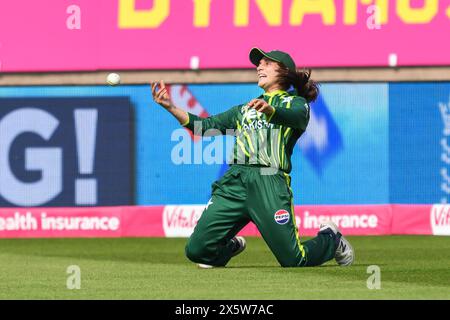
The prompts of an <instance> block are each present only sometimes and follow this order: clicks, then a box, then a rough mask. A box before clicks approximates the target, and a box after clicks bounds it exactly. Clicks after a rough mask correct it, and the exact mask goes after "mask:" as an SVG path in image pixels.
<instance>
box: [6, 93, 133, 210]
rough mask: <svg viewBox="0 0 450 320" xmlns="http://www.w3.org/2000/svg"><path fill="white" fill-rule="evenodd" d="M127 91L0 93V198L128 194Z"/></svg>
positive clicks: (37, 200)
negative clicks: (105, 94)
mask: <svg viewBox="0 0 450 320" xmlns="http://www.w3.org/2000/svg"><path fill="white" fill-rule="evenodd" d="M132 124H133V121H132V110H131V105H130V102H129V99H128V98H126V97H118V98H114V99H112V98H93V97H89V98H87V97H82V96H77V97H73V96H65V97H60V98H49V97H45V98H40V97H32V98H31V97H30V98H26V97H16V98H0V146H1V148H0V206H2V207H10V206H47V207H49V206H83V205H89V206H91V205H92V206H103V205H105V206H107V205H124V204H132V203H133V202H134V197H133V190H134V186H133V184H134V181H133V166H132V159H133V149H132V147H133V130H134V129H133V127H132Z"/></svg>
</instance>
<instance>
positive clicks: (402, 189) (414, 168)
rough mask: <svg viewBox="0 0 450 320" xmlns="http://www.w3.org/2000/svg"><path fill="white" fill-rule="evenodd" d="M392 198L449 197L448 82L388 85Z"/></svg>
mask: <svg viewBox="0 0 450 320" xmlns="http://www.w3.org/2000/svg"><path fill="white" fill-rule="evenodd" d="M389 108H390V113H389V116H390V118H389V132H390V139H389V154H390V161H389V167H390V199H389V200H390V202H393V203H447V202H448V199H449V195H450V147H449V145H450V141H449V136H450V84H449V83H395V84H391V85H390V86H389Z"/></svg>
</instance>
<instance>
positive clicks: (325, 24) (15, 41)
mask: <svg viewBox="0 0 450 320" xmlns="http://www.w3.org/2000/svg"><path fill="white" fill-rule="evenodd" d="M449 34H450V0H395V1H394V0H391V1H389V0H373V1H370V0H369V1H360V0H270V1H268V0H230V1H217V0H95V1H92V0H77V1H72V0H40V1H35V0H14V1H1V2H0V71H2V72H39V71H70V70H113V69H114V70H120V69H190V68H194V69H196V68H200V69H207V68H252V67H253V66H252V65H251V64H250V62H249V60H248V53H249V51H250V49H251V48H252V47H254V46H257V47H260V48H262V49H263V50H274V49H278V50H283V51H287V52H289V53H290V54H291V55H292V56H293V57H294V59H295V61H296V62H297V65H298V67H303V66H309V67H347V66H388V65H391V66H396V65H398V66H416V65H423V66H426V65H450V55H449V49H450V41H449Z"/></svg>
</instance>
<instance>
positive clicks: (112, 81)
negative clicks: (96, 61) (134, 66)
mask: <svg viewBox="0 0 450 320" xmlns="http://www.w3.org/2000/svg"><path fill="white" fill-rule="evenodd" d="M106 82H107V83H108V84H109V85H110V86H117V85H118V84H119V83H120V76H119V75H118V74H117V73H110V74H108V76H107V77H106Z"/></svg>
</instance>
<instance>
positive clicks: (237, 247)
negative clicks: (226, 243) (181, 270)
mask: <svg viewBox="0 0 450 320" xmlns="http://www.w3.org/2000/svg"><path fill="white" fill-rule="evenodd" d="M231 241H232V242H233V245H234V246H233V251H232V253H231V256H232V257H234V256H237V255H238V254H240V253H241V252H242V251H244V250H245V248H246V247H247V243H246V242H245V238H244V237H240V236H237V237H234V238H233V239H231ZM198 267H199V268H201V269H211V268H214V266H211V265H209V264H202V263H199V264H198Z"/></svg>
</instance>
